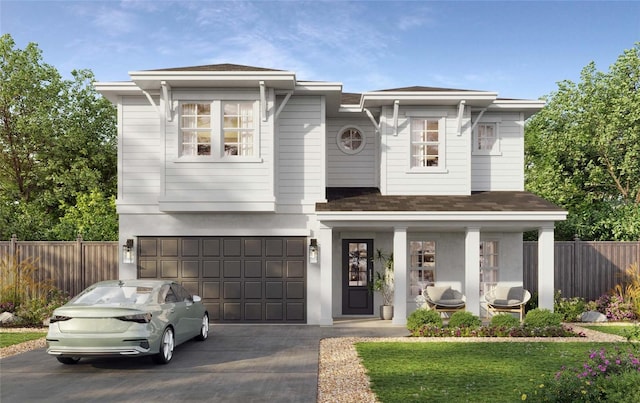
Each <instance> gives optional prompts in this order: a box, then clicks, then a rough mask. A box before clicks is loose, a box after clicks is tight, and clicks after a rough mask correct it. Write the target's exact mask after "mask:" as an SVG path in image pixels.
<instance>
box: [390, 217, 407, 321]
mask: <svg viewBox="0 0 640 403" xmlns="http://www.w3.org/2000/svg"><path fill="white" fill-rule="evenodd" d="M407 270H408V267H407V228H406V227H396V228H394V229H393V289H394V292H393V320H392V321H391V323H392V324H394V325H406V324H407V288H408V287H407Z"/></svg>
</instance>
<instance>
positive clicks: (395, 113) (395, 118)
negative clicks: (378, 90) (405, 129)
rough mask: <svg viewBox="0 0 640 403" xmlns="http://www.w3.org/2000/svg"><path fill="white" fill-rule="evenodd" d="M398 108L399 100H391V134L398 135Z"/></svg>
mask: <svg viewBox="0 0 640 403" xmlns="http://www.w3.org/2000/svg"><path fill="white" fill-rule="evenodd" d="M399 109H400V101H399V100H397V99H396V100H395V101H393V135H394V136H397V135H398V111H399Z"/></svg>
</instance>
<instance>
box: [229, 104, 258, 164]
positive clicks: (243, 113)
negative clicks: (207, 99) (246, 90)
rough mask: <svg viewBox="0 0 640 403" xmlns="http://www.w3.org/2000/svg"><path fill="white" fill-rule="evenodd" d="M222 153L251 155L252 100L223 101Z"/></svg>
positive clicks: (252, 131)
mask: <svg viewBox="0 0 640 403" xmlns="http://www.w3.org/2000/svg"><path fill="white" fill-rule="evenodd" d="M223 104H224V118H223V122H224V124H223V129H222V130H223V131H224V155H239V156H243V157H251V156H253V155H254V152H253V139H254V132H255V128H254V125H253V122H254V120H253V103H252V102H224V103H223Z"/></svg>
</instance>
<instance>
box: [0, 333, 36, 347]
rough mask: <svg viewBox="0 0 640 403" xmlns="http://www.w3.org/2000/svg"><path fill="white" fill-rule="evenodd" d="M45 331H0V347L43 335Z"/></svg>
mask: <svg viewBox="0 0 640 403" xmlns="http://www.w3.org/2000/svg"><path fill="white" fill-rule="evenodd" d="M46 335H47V332H24V333H21V332H0V348H3V347H9V346H12V345H14V344H20V343H23V342H25V341H29V340H36V339H40V338H42V337H45V336H46Z"/></svg>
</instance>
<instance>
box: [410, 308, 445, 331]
mask: <svg viewBox="0 0 640 403" xmlns="http://www.w3.org/2000/svg"><path fill="white" fill-rule="evenodd" d="M425 325H433V326H436V327H442V318H441V317H440V314H439V313H438V312H436V311H433V310H429V309H418V310H415V311H413V312H412V313H411V315H409V317H408V318H407V329H409V331H410V332H411V333H414V332H416V331H418V330H419V329H420V328H421V327H423V326H425Z"/></svg>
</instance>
